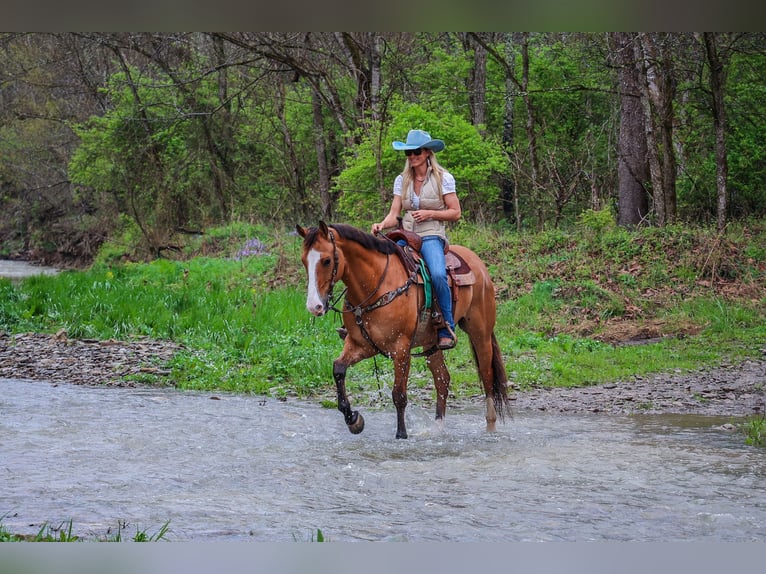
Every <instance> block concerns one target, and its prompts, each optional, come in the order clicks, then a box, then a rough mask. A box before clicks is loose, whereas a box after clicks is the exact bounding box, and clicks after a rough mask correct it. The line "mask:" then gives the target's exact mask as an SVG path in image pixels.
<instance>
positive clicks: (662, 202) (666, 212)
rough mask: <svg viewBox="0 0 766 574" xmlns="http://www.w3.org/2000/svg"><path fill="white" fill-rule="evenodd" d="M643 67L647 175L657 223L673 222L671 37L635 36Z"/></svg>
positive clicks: (674, 182)
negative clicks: (650, 184)
mask: <svg viewBox="0 0 766 574" xmlns="http://www.w3.org/2000/svg"><path fill="white" fill-rule="evenodd" d="M638 39H639V46H640V48H641V58H642V59H641V62H642V67H641V71H640V85H641V88H642V102H643V108H644V128H645V131H646V143H647V152H648V153H647V155H648V158H649V174H650V177H651V181H652V197H653V198H654V210H655V213H656V214H657V224H658V225H660V226H664V225H666V224H668V223H673V222H674V221H675V220H676V162H675V149H674V146H673V120H674V114H673V98H674V96H675V77H674V76H673V61H672V56H671V51H670V50H671V42H672V36H671V35H669V34H658V33H641V34H639V35H638Z"/></svg>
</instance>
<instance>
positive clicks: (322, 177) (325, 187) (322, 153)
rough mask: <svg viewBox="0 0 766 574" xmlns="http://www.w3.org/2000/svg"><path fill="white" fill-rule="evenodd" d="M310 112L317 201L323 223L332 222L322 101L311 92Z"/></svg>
mask: <svg viewBox="0 0 766 574" xmlns="http://www.w3.org/2000/svg"><path fill="white" fill-rule="evenodd" d="M312 94H313V98H312V110H313V112H314V146H315V148H316V152H317V166H318V171H319V182H318V183H319V201H320V204H321V210H322V217H323V218H324V220H325V221H330V220H332V201H331V199H330V170H329V169H328V168H327V147H326V145H325V139H324V137H325V136H324V117H323V116H322V101H321V99H320V98H319V95H318V94H317V93H316V92H312Z"/></svg>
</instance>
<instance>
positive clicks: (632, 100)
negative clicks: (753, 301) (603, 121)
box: [613, 32, 649, 227]
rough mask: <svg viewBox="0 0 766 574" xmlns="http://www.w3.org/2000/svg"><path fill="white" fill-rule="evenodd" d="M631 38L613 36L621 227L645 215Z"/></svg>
mask: <svg viewBox="0 0 766 574" xmlns="http://www.w3.org/2000/svg"><path fill="white" fill-rule="evenodd" d="M636 42H637V40H636V36H635V34H631V33H625V32H617V33H614V34H613V44H614V49H615V50H616V52H617V61H618V62H619V82H620V87H619V89H620V134H619V140H618V144H617V145H618V149H617V179H618V215H617V222H618V224H619V225H622V226H624V227H634V226H637V225H639V224H641V222H642V221H644V219H645V218H646V216H647V215H648V213H649V194H648V193H647V190H646V187H645V184H646V182H648V181H649V165H648V164H647V149H646V131H645V127H644V111H643V107H642V104H641V95H640V94H641V85H640V73H639V61H640V60H639V59H638V58H637V50H636Z"/></svg>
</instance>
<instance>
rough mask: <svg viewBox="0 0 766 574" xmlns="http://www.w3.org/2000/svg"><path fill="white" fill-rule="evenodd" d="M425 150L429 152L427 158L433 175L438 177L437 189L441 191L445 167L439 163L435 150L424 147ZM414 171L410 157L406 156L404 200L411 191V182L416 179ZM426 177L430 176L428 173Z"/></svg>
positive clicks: (403, 185)
mask: <svg viewBox="0 0 766 574" xmlns="http://www.w3.org/2000/svg"><path fill="white" fill-rule="evenodd" d="M423 152H424V153H426V154H428V155H427V158H426V159H427V161H428V167H429V169H430V171H431V173H432V175H433V177H434V178H435V179H436V186H437V189H439V190H440V191H441V188H442V177H443V176H442V174H443V173H444V168H443V167H442V166H441V165H439V161H438V160H437V159H436V154H435V153H434V152H433V151H431V150H430V149H425V148H423ZM412 172H413V170H412V167H410V158H409V157H406V156H405V158H404V170H403V171H402V200H405V199H406V198H407V194H409V193H410V184H411V183H412V180H413V179H414V178H413V176H412ZM426 177H428V176H427V175H426Z"/></svg>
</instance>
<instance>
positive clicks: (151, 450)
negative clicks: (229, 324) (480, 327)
mask: <svg viewBox="0 0 766 574" xmlns="http://www.w3.org/2000/svg"><path fill="white" fill-rule="evenodd" d="M0 391H2V392H0V437H1V438H0V516H2V515H3V514H6V516H5V518H4V519H3V521H2V522H3V525H4V526H5V527H6V528H7V529H8V530H10V531H12V532H18V533H30V534H34V533H36V532H37V531H38V530H39V528H40V525H41V524H42V523H43V522H45V521H48V523H49V524H53V525H57V524H59V523H61V522H64V521H69V520H70V519H71V520H72V522H73V528H74V531H75V533H77V534H79V535H81V536H88V535H90V536H92V537H99V536H100V537H105V536H106V533H107V531H109V529H111V532H112V533H114V530H115V527H116V526H117V523H118V521H124V522H127V523H128V526H127V529H126V531H125V532H126V535H127V536H130V535H132V534H134V533H135V532H136V530H138V529H140V530H145V531H146V532H147V534H152V533H154V532H156V531H158V530H159V528H160V527H161V526H162V525H163V524H164V523H165V522H166V521H168V520H169V521H170V532H169V534H168V535H167V536H166V538H168V539H170V540H211V541H212V540H258V541H288V542H289V541H294V540H298V541H308V540H310V539H311V538H312V536H314V535H315V533H316V530H317V529H321V530H322V532H323V534H324V536H325V537H326V538H329V539H330V540H333V541H358V540H374V541H399V540H401V541H559V540H564V541H584V540H618V541H619V540H641V541H676V540H697V541H699V540H710V541H763V540H765V539H766V498H764V496H763V480H764V478H765V477H766V449H758V448H755V447H749V446H747V445H745V444H744V442H743V437H742V435H740V434H737V433H727V432H725V431H722V430H720V429H717V428H716V427H717V426H719V425H720V424H722V423H723V422H727V421H726V420H721V419H712V418H710V417H691V416H685V417H679V416H647V415H643V416H634V417H618V416H607V415H584V416H579V415H577V416H576V415H554V414H544V413H531V412H530V413H526V412H520V413H516V414H515V416H514V418H513V419H511V420H508V421H506V423H505V424H499V425H498V432H497V433H495V434H487V433H486V432H485V431H484V424H485V423H484V417H483V414H482V411H481V407H480V406H479V405H477V406H476V408H470V407H469V408H466V409H461V410H459V411H457V410H452V411H449V410H448V417H447V423H446V426H445V429H444V430H443V431H440V430H439V429H437V428H436V427H435V425H434V422H433V421H432V416H433V413H431V411H430V409H429V410H428V411H426V410H424V409H423V408H420V407H419V406H418V405H417V404H411V405H410V406H409V407H408V413H409V414H408V429H409V430H410V438H409V439H408V440H406V441H397V440H395V439H394V433H395V413H394V411H393V409H382V410H378V411H375V410H370V409H362V411H363V414H364V416H365V419H366V423H367V424H366V427H365V431H364V432H363V433H362V434H360V435H351V434H350V433H349V432H348V431H347V430H346V427H345V424H344V423H343V417H342V416H341V415H340V413H338V412H337V411H335V410H330V409H323V408H321V407H319V406H316V405H313V404H308V403H303V402H298V401H292V400H291V401H288V402H280V401H278V400H274V399H270V398H269V399H265V398H261V397H253V396H239V395H226V394H223V395H221V394H218V395H212V394H210V393H194V392H179V391H174V390H162V389H138V390H137V389H115V388H109V389H101V388H87V387H80V386H75V385H65V384H61V385H52V384H49V383H42V382H28V381H19V380H14V379H0Z"/></svg>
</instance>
